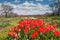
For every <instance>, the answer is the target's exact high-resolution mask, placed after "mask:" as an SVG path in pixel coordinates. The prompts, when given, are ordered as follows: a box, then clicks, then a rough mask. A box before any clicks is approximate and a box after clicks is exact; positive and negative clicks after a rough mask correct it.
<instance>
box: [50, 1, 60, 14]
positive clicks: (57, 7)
mask: <svg viewBox="0 0 60 40" xmlns="http://www.w3.org/2000/svg"><path fill="white" fill-rule="evenodd" d="M49 6H50V7H51V8H52V11H53V15H59V13H60V0H55V1H54V3H53V4H52V3H51V4H50V5H49Z"/></svg>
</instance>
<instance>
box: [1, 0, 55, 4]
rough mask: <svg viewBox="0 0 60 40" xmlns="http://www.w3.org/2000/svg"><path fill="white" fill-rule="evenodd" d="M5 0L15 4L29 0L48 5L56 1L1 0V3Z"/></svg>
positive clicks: (33, 0)
mask: <svg viewBox="0 0 60 40" xmlns="http://www.w3.org/2000/svg"><path fill="white" fill-rule="evenodd" d="M5 1H7V2H11V3H13V4H22V3H24V2H25V1H28V2H31V1H32V2H33V3H35V4H36V3H38V2H39V3H41V4H47V5H49V4H51V3H52V4H53V3H54V0H42V1H37V0H18V1H19V2H15V1H16V0H0V3H3V2H5Z"/></svg>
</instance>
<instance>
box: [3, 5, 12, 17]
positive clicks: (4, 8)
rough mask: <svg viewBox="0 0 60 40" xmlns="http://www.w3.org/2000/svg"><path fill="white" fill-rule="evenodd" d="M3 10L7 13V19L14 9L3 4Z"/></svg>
mask: <svg viewBox="0 0 60 40" xmlns="http://www.w3.org/2000/svg"><path fill="white" fill-rule="evenodd" d="M2 8H3V9H2V10H3V12H4V13H5V17H8V13H11V12H12V9H13V7H12V6H10V5H5V4H2Z"/></svg>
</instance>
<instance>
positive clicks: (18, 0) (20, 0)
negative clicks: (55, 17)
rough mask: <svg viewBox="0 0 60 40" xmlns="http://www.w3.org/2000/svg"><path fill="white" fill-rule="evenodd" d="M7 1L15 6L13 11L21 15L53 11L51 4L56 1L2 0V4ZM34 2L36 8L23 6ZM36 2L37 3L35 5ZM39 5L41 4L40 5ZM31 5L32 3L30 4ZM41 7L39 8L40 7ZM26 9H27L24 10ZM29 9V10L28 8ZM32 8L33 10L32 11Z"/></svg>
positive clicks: (0, 0)
mask: <svg viewBox="0 0 60 40" xmlns="http://www.w3.org/2000/svg"><path fill="white" fill-rule="evenodd" d="M4 2H7V4H8V5H12V6H13V7H14V9H13V12H14V13H17V14H20V15H37V14H41V15H42V14H45V13H52V10H51V7H50V6H49V5H50V4H53V3H54V0H0V4H2V3H4ZM31 3H32V4H34V6H35V7H34V9H36V10H33V7H32V8H29V7H27V8H26V7H24V6H23V7H24V8H21V5H20V4H22V5H27V6H28V5H30V4H31ZM35 4H36V5H35ZM38 5H39V6H38ZM30 6H31V5H30ZM38 7H39V8H40V9H39V8H38ZM22 9H26V10H22ZM27 9H28V10H27ZM31 9H32V11H31Z"/></svg>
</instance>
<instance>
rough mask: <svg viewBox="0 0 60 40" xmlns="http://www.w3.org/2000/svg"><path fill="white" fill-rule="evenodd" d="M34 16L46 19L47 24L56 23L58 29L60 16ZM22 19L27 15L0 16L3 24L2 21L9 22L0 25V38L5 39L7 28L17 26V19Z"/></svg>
mask: <svg viewBox="0 0 60 40" xmlns="http://www.w3.org/2000/svg"><path fill="white" fill-rule="evenodd" d="M30 18H31V19H34V18H35V17H30ZM36 18H40V19H43V20H46V21H47V24H48V23H50V24H57V26H58V27H57V30H59V29H60V16H51V17H36ZM23 19H27V17H15V18H0V22H3V24H2V25H4V23H5V24H6V22H8V23H9V24H7V25H5V26H1V27H0V40H5V38H6V37H7V32H8V31H9V29H10V28H11V27H13V26H17V23H18V21H19V20H23Z"/></svg>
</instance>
